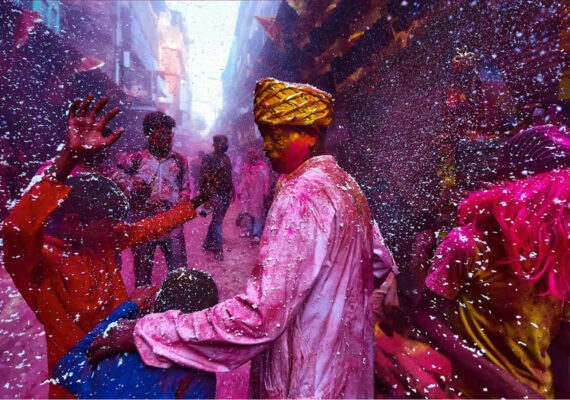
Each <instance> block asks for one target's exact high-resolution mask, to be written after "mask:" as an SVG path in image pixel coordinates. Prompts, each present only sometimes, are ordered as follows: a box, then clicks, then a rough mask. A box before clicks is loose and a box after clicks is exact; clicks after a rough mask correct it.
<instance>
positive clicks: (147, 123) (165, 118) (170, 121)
mask: <svg viewBox="0 0 570 400" xmlns="http://www.w3.org/2000/svg"><path fill="white" fill-rule="evenodd" d="M175 126H176V121H174V118H172V117H171V116H170V115H166V114H165V113H163V112H162V111H153V112H151V113H148V114H147V115H145V116H144V120H143V131H144V133H145V134H147V133H150V131H151V130H153V129H158V128H160V127H166V128H174V127H175Z"/></svg>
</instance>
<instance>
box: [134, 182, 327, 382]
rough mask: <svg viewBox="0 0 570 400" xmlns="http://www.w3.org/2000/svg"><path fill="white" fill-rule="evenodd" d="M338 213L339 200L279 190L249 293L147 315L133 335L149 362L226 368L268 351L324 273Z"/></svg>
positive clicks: (192, 366) (248, 287) (207, 368)
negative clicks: (187, 310)
mask: <svg viewBox="0 0 570 400" xmlns="http://www.w3.org/2000/svg"><path fill="white" fill-rule="evenodd" d="M284 191H286V190H284ZM316 210H318V212H317V211H316ZM333 220H334V210H333V209H332V207H330V206H328V205H327V204H316V203H315V202H314V200H313V199H312V196H311V195H310V194H309V191H308V190H303V191H302V192H301V193H283V195H280V196H279V198H278V199H277V200H276V203H275V204H274V205H273V206H272V209H271V212H270V214H269V216H268V218H267V222H266V227H265V232H264V235H263V238H262V240H261V243H260V247H259V255H258V258H257V262H256V265H255V268H254V269H253V271H252V275H251V277H250V278H249V280H248V283H247V288H246V291H245V294H242V295H238V296H236V297H234V298H232V299H229V300H226V301H224V302H223V303H220V304H218V305H216V306H214V307H212V308H210V309H207V310H203V311H200V312H197V313H192V314H182V313H181V312H180V311H167V312H165V313H162V314H151V315H148V316H146V317H144V318H143V319H141V320H140V321H139V322H138V323H137V325H136V328H135V334H134V339H135V344H136V346H137V349H138V351H139V354H140V355H141V357H142V359H143V361H144V362H145V364H147V365H150V366H154V367H159V368H166V367H169V366H171V365H172V364H178V365H182V366H185V367H190V368H196V369H200V370H204V371H212V372H224V371H229V370H232V369H234V368H237V367H239V366H240V365H242V364H244V363H245V362H247V361H249V360H250V359H252V358H253V357H255V356H256V355H258V354H259V353H261V352H262V351H263V350H265V349H266V348H267V347H268V346H269V345H270V344H271V342H272V341H273V340H275V339H276V338H277V337H279V335H281V334H282V333H283V331H284V330H285V329H286V328H287V327H288V326H289V324H290V323H291V321H292V320H293V318H294V317H295V315H296V312H297V310H298V309H299V307H300V306H301V305H302V304H303V302H304V300H305V298H306V297H307V295H308V294H309V293H310V291H311V289H312V287H313V284H314V282H315V280H316V279H317V277H318V276H319V273H320V272H321V269H322V268H323V262H324V260H325V258H326V254H327V246H328V241H329V236H330V234H331V232H330V227H331V226H332V223H333Z"/></svg>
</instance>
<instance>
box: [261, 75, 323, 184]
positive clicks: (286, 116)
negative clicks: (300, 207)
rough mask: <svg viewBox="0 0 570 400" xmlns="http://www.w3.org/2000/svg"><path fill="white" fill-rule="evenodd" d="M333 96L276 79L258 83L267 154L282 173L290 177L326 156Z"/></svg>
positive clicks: (307, 86)
mask: <svg viewBox="0 0 570 400" xmlns="http://www.w3.org/2000/svg"><path fill="white" fill-rule="evenodd" d="M333 114H334V107H333V101H332V96H331V95H330V94H328V93H326V92H323V91H322V90H319V89H316V88H314V87H312V86H309V85H302V84H297V83H288V82H281V81H278V80H276V79H273V78H266V79H262V80H260V81H259V82H257V85H256V88H255V97H254V117H255V122H256V124H257V125H258V127H259V131H260V133H261V136H262V137H263V150H264V151H265V153H266V155H267V157H268V158H269V160H270V161H271V166H272V167H273V169H274V170H275V171H277V172H279V173H290V172H293V171H294V170H295V169H297V168H298V167H299V166H301V164H303V163H304V162H305V161H307V160H308V159H309V158H311V157H314V156H316V155H320V154H323V153H324V144H323V143H324V134H325V132H326V128H327V127H328V126H329V124H330V123H331V121H332V117H333Z"/></svg>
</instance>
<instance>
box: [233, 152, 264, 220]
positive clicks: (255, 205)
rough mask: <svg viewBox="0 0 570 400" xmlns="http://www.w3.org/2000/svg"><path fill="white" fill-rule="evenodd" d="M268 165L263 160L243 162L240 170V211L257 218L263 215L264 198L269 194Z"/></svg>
mask: <svg viewBox="0 0 570 400" xmlns="http://www.w3.org/2000/svg"><path fill="white" fill-rule="evenodd" d="M269 181H270V175H269V167H268V166H267V164H265V163H264V162H263V161H260V160H256V161H255V162H253V163H249V162H248V163H245V165H244V166H243V167H242V170H241V179H240V185H239V186H240V188H239V190H240V201H241V212H243V213H247V214H249V215H251V216H252V217H254V218H256V219H259V218H262V217H263V206H264V200H265V198H266V197H267V196H269V189H270V188H269Z"/></svg>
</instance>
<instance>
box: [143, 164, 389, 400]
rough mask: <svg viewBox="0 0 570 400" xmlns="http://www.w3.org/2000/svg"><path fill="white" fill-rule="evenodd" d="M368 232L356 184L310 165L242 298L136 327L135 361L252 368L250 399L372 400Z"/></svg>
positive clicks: (277, 219) (296, 179) (286, 198)
mask: <svg viewBox="0 0 570 400" xmlns="http://www.w3.org/2000/svg"><path fill="white" fill-rule="evenodd" d="M373 231H374V229H373V225H372V221H371V218H370V212H369V208H368V204H367V201H366V199H365V197H364V195H363V194H362V191H361V190H360V188H359V187H358V185H357V184H356V182H355V181H354V180H353V179H352V178H351V177H350V176H349V175H348V174H347V173H346V172H345V171H343V170H342V169H341V168H340V167H339V166H338V164H337V163H336V161H335V159H334V158H333V157H332V156H319V157H314V158H311V159H310V160H308V161H307V162H305V163H304V164H303V165H302V166H301V167H299V168H298V169H297V170H296V171H295V172H293V173H292V174H290V175H289V176H287V177H286V178H285V181H284V182H283V185H282V187H281V189H280V191H279V193H278V194H277V196H276V199H275V201H274V203H273V205H272V207H271V210H270V211H269V215H268V219H267V223H266V226H265V230H264V232H263V236H262V238H261V243H260V247H259V255H258V258H257V263H256V265H255V268H254V269H253V271H252V275H251V277H250V279H249V281H248V283H247V289H246V291H245V293H244V294H242V295H238V296H236V297H234V298H232V299H229V300H226V301H224V302H223V303H220V304H218V305H216V306H215V307H213V308H210V309H208V310H204V311H201V312H197V313H193V314H186V315H185V314H182V313H180V312H179V311H168V312H166V313H162V314H152V315H148V316H146V317H145V318H143V319H141V320H140V321H139V322H138V324H137V325H136V329H135V343H136V345H137V348H138V350H139V353H140V355H141V357H142V358H143V360H144V362H145V363H146V364H148V365H151V366H155V367H169V366H171V365H172V364H173V363H176V364H179V365H183V366H187V367H192V368H197V369H201V370H206V371H214V372H223V371H229V370H232V369H234V368H237V367H239V366H240V365H242V364H244V363H245V362H247V361H249V360H252V359H253V362H252V369H251V371H252V372H251V380H250V396H251V397H256V398H265V397H269V398H278V397H292V398H299V397H324V398H371V397H373V394H374V393H373V346H374V344H373V325H372V324H373V321H372V304H371V296H372V290H373V275H372V269H373V236H374V235H373ZM385 251H387V250H385ZM391 267H392V266H391V265H390V266H386V268H391Z"/></svg>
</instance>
